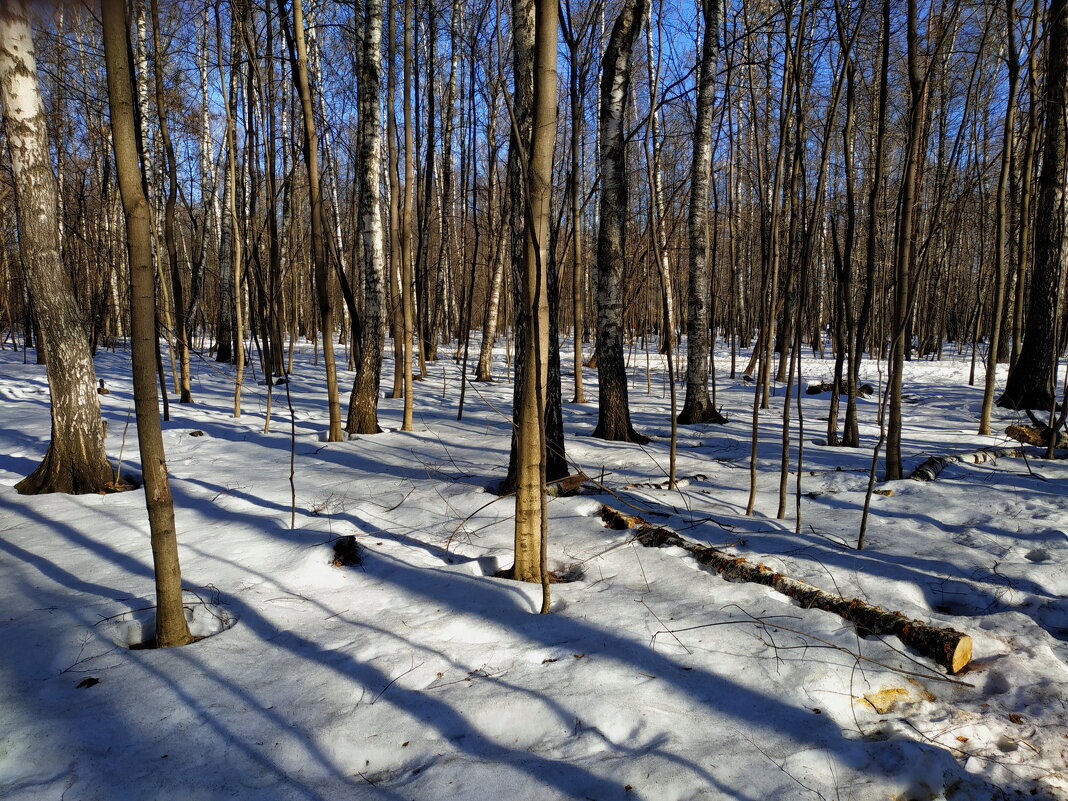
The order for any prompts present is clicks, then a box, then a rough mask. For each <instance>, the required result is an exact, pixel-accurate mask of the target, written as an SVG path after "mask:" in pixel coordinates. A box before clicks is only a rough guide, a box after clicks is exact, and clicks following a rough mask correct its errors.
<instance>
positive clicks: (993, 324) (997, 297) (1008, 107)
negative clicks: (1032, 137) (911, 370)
mask: <svg viewBox="0 0 1068 801" xmlns="http://www.w3.org/2000/svg"><path fill="white" fill-rule="evenodd" d="M1005 24H1006V36H1007V42H1006V44H1007V48H1006V53H1005V61H1006V63H1007V65H1008V70H1009V93H1008V97H1007V99H1006V102H1005V121H1004V126H1003V130H1002V135H1001V171H1000V172H999V173H998V188H997V197H996V198H995V200H994V216H995V220H994V292H993V297H992V298H991V300H992V301H993V304H992V309H991V317H990V344H989V346H988V348H987V354H986V377H985V379H986V380H985V381H984V382H983V406H982V409H981V411H980V413H979V433H980V434H989V433H990V414H991V412H992V411H993V408H994V389H995V385H996V382H997V369H998V355H999V353H1000V351H1001V349H1002V336H1003V335H1002V314H1003V311H1004V307H1005V294H1006V285H1007V283H1008V280H1007V279H1008V241H1009V223H1010V218H1011V215H1010V213H1009V203H1008V193H1009V184H1010V183H1011V181H1012V172H1013V166H1014V161H1015V159H1014V158H1013V152H1014V149H1013V144H1014V141H1015V138H1016V137H1015V124H1016V93H1017V87H1018V85H1019V56H1018V54H1017V52H1016V5H1015V2H1014V0H1005Z"/></svg>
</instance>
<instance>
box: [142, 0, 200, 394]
mask: <svg viewBox="0 0 1068 801" xmlns="http://www.w3.org/2000/svg"><path fill="white" fill-rule="evenodd" d="M150 9H151V14H152V50H153V55H154V58H155V69H154V70H153V74H154V76H155V90H156V114H157V119H158V122H159V137H160V142H161V144H162V147H163V157H164V169H165V170H166V174H167V197H166V200H165V201H164V207H163V244H164V247H165V248H166V250H167V264H168V265H169V267H170V278H171V299H172V300H173V302H174V318H173V319H174V344H175V345H176V346H177V350H178V370H179V374H180V378H179V383H178V389H179V400H178V402H179V403H192V402H193V395H192V391H191V389H190V384H189V320H188V319H187V317H186V308H185V289H184V287H183V285H182V273H181V270H180V269H179V267H178V239H177V234H176V232H175V224H176V223H175V210H176V207H177V203H178V165H177V161H176V159H175V155H174V143H173V142H172V141H171V133H170V128H169V127H168V125H167V105H166V100H165V97H164V92H163V70H164V58H163V47H162V44H161V37H160V30H159V28H160V21H159V2H158V0H152V2H151V4H150Z"/></svg>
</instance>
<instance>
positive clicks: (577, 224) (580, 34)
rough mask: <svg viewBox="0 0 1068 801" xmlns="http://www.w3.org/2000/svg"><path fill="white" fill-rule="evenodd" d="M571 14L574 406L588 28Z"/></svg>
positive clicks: (581, 291) (580, 319)
mask: <svg viewBox="0 0 1068 801" xmlns="http://www.w3.org/2000/svg"><path fill="white" fill-rule="evenodd" d="M567 8H568V13H567V16H566V19H564V18H562V21H563V22H565V24H564V25H563V28H562V30H563V33H564V41H565V42H566V43H567V50H568V55H569V66H570V71H569V74H568V78H569V89H570V98H569V100H570V104H571V142H570V144H571V147H570V151H569V155H570V168H569V171H568V176H567V181H568V183H567V193H568V204H569V209H570V212H571V276H572V280H571V298H572V303H571V308H572V328H573V330H574V367H573V372H574V375H575V394H574V396H573V397H572V398H571V402H572V403H585V402H586V393H585V392H584V391H583V389H582V329H583V326H584V317H585V305H586V303H585V300H586V291H585V289H586V264H585V261H586V247H585V237H584V235H583V234H584V232H583V229H582V164H581V149H582V147H581V146H582V129H583V125H582V116H583V115H582V101H583V98H584V97H585V95H586V82H585V80H584V78H585V73H584V72H583V71H582V69H581V65H580V63H579V53H580V47H581V45H582V40H583V38H584V34H585V29H586V25H584V26H583V29H582V30H581V31H580V30H576V28H575V23H574V18H573V17H572V16H571V14H570V4H568V7H567Z"/></svg>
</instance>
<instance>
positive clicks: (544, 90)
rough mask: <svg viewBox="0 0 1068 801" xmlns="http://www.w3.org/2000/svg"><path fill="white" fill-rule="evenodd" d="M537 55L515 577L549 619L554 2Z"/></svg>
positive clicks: (541, 27)
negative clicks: (530, 588) (533, 587)
mask: <svg viewBox="0 0 1068 801" xmlns="http://www.w3.org/2000/svg"><path fill="white" fill-rule="evenodd" d="M534 10H535V25H534V29H535V34H534V50H533V59H534V63H533V74H534V97H533V101H534V102H533V109H532V112H533V113H532V117H533V120H532V122H533V126H532V129H531V136H530V138H529V139H526V147H525V148H524V150H525V151H526V158H525V161H526V189H527V191H526V193H525V196H526V199H527V211H526V220H527V224H526V237H525V239H526V255H525V258H524V262H523V268H524V269H523V279H524V280H523V282H522V285H521V286H520V287H518V288H517V289H518V291H519V294H520V297H521V301H520V304H519V305H518V307H517V308H518V309H519V311H520V313H521V314H523V315H525V316H526V317H527V331H528V336H527V341H526V348H527V353H526V359H527V370H528V376H527V381H526V383H525V390H524V393H523V396H522V398H521V399H520V403H519V404H518V406H517V409H516V415H515V417H516V421H515V428H516V434H517V439H518V457H519V469H518V473H519V480H518V489H517V492H516V509H515V565H514V567H513V569H512V573H513V577H514V578H516V579H519V580H522V581H540V582H541V583H542V587H544V588H545V592H544V593H543V596H542V608H541V611H542V612H543V613H545V612H548V611H549V595H548V571H547V567H546V553H545V545H546V531H547V526H548V521H547V519H546V508H545V461H546V459H545V457H546V437H545V408H546V404H547V402H548V392H547V387H548V382H549V293H548V267H549V201H550V197H551V193H552V179H553V144H554V141H555V139H556V84H557V72H556V33H557V9H556V3H555V2H553V0H536V2H535V4H534Z"/></svg>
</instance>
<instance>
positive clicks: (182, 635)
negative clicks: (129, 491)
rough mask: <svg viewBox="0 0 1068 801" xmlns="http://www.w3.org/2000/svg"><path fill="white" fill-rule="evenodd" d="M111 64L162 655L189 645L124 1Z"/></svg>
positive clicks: (113, 32)
mask: <svg viewBox="0 0 1068 801" xmlns="http://www.w3.org/2000/svg"><path fill="white" fill-rule="evenodd" d="M101 11H102V17H103V23H104V59H105V61H106V64H107V83H108V104H109V107H110V109H111V132H112V143H113V146H114V148H115V167H116V172H117V174H118V180H119V192H120V194H121V195H122V205H123V211H124V213H125V216H126V247H127V253H128V255H129V259H130V328H131V336H130V339H131V351H132V357H133V384H134V408H135V410H136V412H137V442H138V446H139V448H140V452H141V469H142V471H143V474H144V479H145V486H144V491H145V505H146V507H147V510H148V524H149V529H150V531H151V535H152V560H153V565H154V567H155V575H156V642H155V645H156V647H158V648H168V647H170V646H174V645H184V644H185V643H187V642H189V641H190V639H191V637H190V635H189V627H188V625H187V624H186V622H185V610H184V609H183V607H182V575H181V568H180V566H179V563H178V537H177V533H176V531H175V526H174V501H173V499H172V498H171V488H170V483H169V480H168V477H167V462H166V454H165V453H164V451H163V430H162V426H161V424H160V419H159V407H158V398H157V395H156V384H155V377H154V375H153V372H154V366H155V345H154V340H155V338H156V331H155V313H154V309H155V287H154V285H153V284H154V282H153V278H152V240H151V234H150V231H149V211H148V199H147V198H146V197H145V194H144V191H143V189H142V184H141V167H140V165H139V163H138V156H137V140H136V134H135V133H134V104H133V94H132V89H133V81H132V77H131V69H130V60H129V39H128V36H129V34H128V31H127V27H126V18H125V8H124V3H123V2H122V0H103V3H102V9H101Z"/></svg>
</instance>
